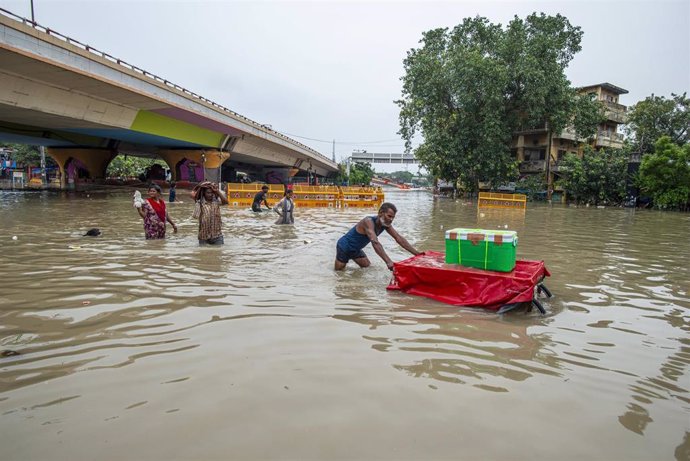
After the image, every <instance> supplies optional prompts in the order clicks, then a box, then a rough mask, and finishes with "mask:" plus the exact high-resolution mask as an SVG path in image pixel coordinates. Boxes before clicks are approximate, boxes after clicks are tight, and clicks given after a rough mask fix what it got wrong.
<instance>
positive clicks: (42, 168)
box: [39, 146, 47, 187]
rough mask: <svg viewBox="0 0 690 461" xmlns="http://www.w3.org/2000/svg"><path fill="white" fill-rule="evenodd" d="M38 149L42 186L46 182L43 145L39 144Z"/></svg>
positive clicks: (44, 149)
mask: <svg viewBox="0 0 690 461" xmlns="http://www.w3.org/2000/svg"><path fill="white" fill-rule="evenodd" d="M39 150H40V151H41V185H42V187H45V186H46V183H47V178H46V148H45V147H43V146H39Z"/></svg>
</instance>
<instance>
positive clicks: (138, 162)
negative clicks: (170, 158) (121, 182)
mask: <svg viewBox="0 0 690 461" xmlns="http://www.w3.org/2000/svg"><path fill="white" fill-rule="evenodd" d="M154 164H158V165H161V166H162V167H163V168H168V165H167V164H166V163H165V162H164V161H163V160H160V159H152V158H142V157H132V156H126V155H118V156H117V157H115V158H114V159H113V160H112V161H111V162H110V163H109V164H108V168H107V169H106V173H105V175H106V176H107V177H109V178H112V177H118V178H123V177H137V176H139V175H140V174H141V173H143V172H144V170H146V168H149V167H150V166H152V165H154Z"/></svg>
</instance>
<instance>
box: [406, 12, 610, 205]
mask: <svg viewBox="0 0 690 461" xmlns="http://www.w3.org/2000/svg"><path fill="white" fill-rule="evenodd" d="M581 38H582V31H581V30H580V28H579V27H575V26H572V25H571V24H570V23H569V21H568V20H567V19H566V18H565V17H563V16H560V15H556V16H546V15H544V14H532V15H530V16H528V17H527V18H526V19H524V20H523V19H520V18H518V17H515V18H514V19H513V20H512V21H511V22H510V23H509V24H508V26H507V27H506V28H505V29H504V28H503V27H502V26H501V25H500V24H491V23H490V22H489V21H488V20H487V19H485V18H481V17H476V18H468V19H465V20H464V21H463V22H462V23H461V24H459V25H458V26H456V27H455V28H453V29H452V30H450V31H449V30H448V29H434V30H431V31H428V32H425V33H424V34H423V37H422V40H421V42H420V43H421V44H422V46H421V47H420V48H418V49H412V50H410V51H409V52H408V53H407V58H406V59H405V61H404V68H405V75H404V76H403V77H402V78H401V80H402V82H403V89H402V99H401V100H399V101H396V103H397V104H398V106H399V107H400V134H401V135H402V137H403V139H405V142H406V148H407V150H408V151H409V150H410V149H411V145H412V141H413V139H415V137H416V135H417V134H421V135H422V137H423V142H422V143H421V144H420V145H419V147H417V148H416V149H415V156H416V157H417V158H418V159H419V160H420V163H421V164H422V165H423V166H424V167H425V168H426V169H427V170H429V171H430V172H431V173H433V174H435V175H437V176H438V177H440V178H443V179H446V180H449V181H451V182H455V180H458V181H460V182H461V183H462V185H463V187H464V188H465V189H467V190H470V191H476V190H477V188H478V182H479V181H480V180H481V181H486V182H489V183H491V184H493V185H500V184H503V183H505V182H508V181H509V180H512V179H515V178H516V177H517V165H516V162H515V161H514V159H513V158H512V157H511V155H510V145H511V139H512V136H513V133H514V132H516V131H519V130H525V129H530V128H539V127H544V126H546V127H548V129H549V130H550V131H551V132H553V133H558V132H560V131H561V130H563V129H564V128H565V127H566V126H567V125H568V124H571V123H574V124H575V125H576V127H578V128H579V129H580V132H581V133H586V132H587V131H588V129H589V130H591V131H592V132H593V129H594V128H593V127H592V126H589V128H588V129H585V128H586V126H585V125H587V117H585V116H586V115H589V114H590V113H591V112H593V111H594V112H596V110H597V109H596V107H597V104H596V103H595V102H594V101H592V100H591V99H589V98H578V96H577V95H576V92H575V90H574V89H573V88H571V87H570V82H569V81H568V80H567V78H566V76H565V69H566V68H567V66H568V64H569V62H570V61H571V60H572V58H573V56H574V55H575V53H577V52H578V51H580V40H581ZM581 114H582V115H583V116H581ZM590 123H591V122H590Z"/></svg>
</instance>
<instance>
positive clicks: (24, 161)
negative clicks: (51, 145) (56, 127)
mask: <svg viewBox="0 0 690 461" xmlns="http://www.w3.org/2000/svg"><path fill="white" fill-rule="evenodd" d="M0 147H2V148H3V149H6V150H7V151H10V152H11V153H10V155H9V158H10V159H11V160H14V161H15V162H17V166H21V167H22V168H23V167H28V166H33V167H39V166H41V151H40V147H39V146H30V145H28V144H2V145H0ZM46 167H47V168H55V167H57V163H55V160H53V159H52V158H51V157H50V156H48V155H46Z"/></svg>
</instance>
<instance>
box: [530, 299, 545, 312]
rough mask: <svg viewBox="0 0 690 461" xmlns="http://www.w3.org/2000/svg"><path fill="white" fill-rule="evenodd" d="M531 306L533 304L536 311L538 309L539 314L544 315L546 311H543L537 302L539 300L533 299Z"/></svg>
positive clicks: (542, 307)
mask: <svg viewBox="0 0 690 461" xmlns="http://www.w3.org/2000/svg"><path fill="white" fill-rule="evenodd" d="M532 304H534V305H535V306H536V307H537V309H539V312H541V313H542V314H546V310H545V309H544V306H542V305H541V303H540V302H539V300H538V299H537V298H534V299H533V300H532Z"/></svg>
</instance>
